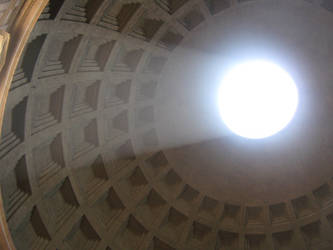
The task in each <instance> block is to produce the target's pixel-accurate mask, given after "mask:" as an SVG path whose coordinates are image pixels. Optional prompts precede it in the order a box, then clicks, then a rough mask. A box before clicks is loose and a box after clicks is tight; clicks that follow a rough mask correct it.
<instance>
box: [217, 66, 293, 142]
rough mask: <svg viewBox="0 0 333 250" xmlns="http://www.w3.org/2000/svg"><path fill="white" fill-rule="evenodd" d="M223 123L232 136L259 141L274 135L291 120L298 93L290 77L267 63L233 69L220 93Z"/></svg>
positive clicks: (226, 77)
mask: <svg viewBox="0 0 333 250" xmlns="http://www.w3.org/2000/svg"><path fill="white" fill-rule="evenodd" d="M218 94H219V97H218V98H219V99H218V101H219V109H220V114H221V117H222V120H223V121H224V123H225V124H226V125H227V127H228V128H229V129H230V130H231V131H233V132H234V133H235V134H237V135H240V136H242V137H246V138H251V139H260V138H265V137H268V136H271V135H273V134H276V133H277V132H279V131H280V130H282V129H283V128H284V127H285V126H287V124H288V123H289V122H290V121H291V119H292V118H293V116H294V114H295V112H296V109H297V106H298V90H297V87H296V85H295V83H294V80H293V79H292V78H291V76H290V75H289V74H288V73H287V72H286V71H285V70H283V69H282V68H281V67H279V66H277V65H275V64H273V63H270V62H267V61H261V60H257V61H249V62H245V63H243V64H239V65H237V66H235V67H234V68H232V69H231V70H230V71H229V72H228V73H227V74H226V75H225V77H224V78H223V80H222V84H221V87H220V89H219V93H218Z"/></svg>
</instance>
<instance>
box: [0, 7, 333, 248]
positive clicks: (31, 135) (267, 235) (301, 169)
mask: <svg viewBox="0 0 333 250" xmlns="http://www.w3.org/2000/svg"><path fill="white" fill-rule="evenodd" d="M332 27H333V3H332V1H330V0H312V1H311V0H308V1H304V0H252V1H250V0H247V1H246V0H238V1H237V0H118V1H112V0H54V1H50V3H49V4H48V5H47V7H46V8H45V10H44V11H43V13H42V15H41V16H40V18H39V20H38V22H37V24H36V26H35V28H34V30H33V32H32V34H31V36H30V38H29V41H28V44H27V45H26V47H25V50H24V53H23V56H22V57H21V58H20V61H19V64H18V67H17V69H16V71H15V74H14V78H13V81H12V84H11V89H10V92H9V96H8V101H7V104H6V111H5V118H4V123H3V128H2V135H1V140H0V166H1V168H0V171H1V172H0V174H1V186H2V196H3V200H4V208H5V211H6V218H7V222H8V225H9V228H10V231H11V234H12V237H13V239H14V243H15V245H16V247H17V249H61V250H63V249H73V250H76V249H103V250H105V249H112V250H117V249H122V250H123V249H126V250H127V249H128V250H136V249H142V250H143V249H149V250H170V249H181V250H183V249H191V250H192V249H205V250H206V249H212V250H213V249H214V250H217V249H221V250H222V249H224V250H236V249H237V250H238V249H239V250H250V249H251V250H252V249H261V250H267V249H272V250H273V249H274V250H286V249H289V250H308V249H312V250H331V249H333V241H332V239H331V238H332V235H333V179H332V177H333V167H332V162H333V151H332V145H333V133H332V132H333V130H332V128H331V120H332V117H333V114H332V112H333V99H332V96H333V86H332V79H333V71H332V65H333V64H332V63H333V46H332V44H333V32H332ZM254 57H260V58H269V59H271V60H274V61H275V62H278V63H280V64H281V65H282V66H283V67H285V68H287V69H288V71H289V72H290V73H291V75H292V76H293V78H294V79H295V81H296V83H297V85H298V88H299V92H300V105H299V109H298V111H297V114H296V116H295V119H294V120H293V121H292V123H291V124H290V125H289V126H288V127H287V128H286V129H285V130H284V131H282V132H281V133H279V134H277V135H276V136H273V137H271V138H269V139H264V140H260V141H252V140H245V139H241V138H238V137H236V136H235V135H232V134H231V133H230V132H229V131H228V130H227V129H226V128H225V127H224V125H223V124H222V122H221V121H220V118H219V115H218V110H217V108H216V91H217V87H218V83H219V80H220V79H221V76H222V74H223V72H225V70H226V69H228V67H230V65H232V64H233V63H235V62H236V61H238V60H242V59H247V58H254Z"/></svg>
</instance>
